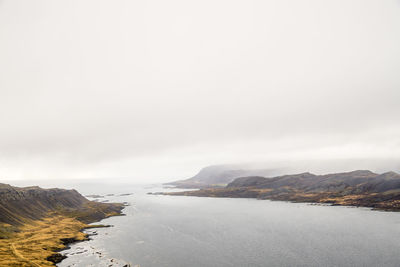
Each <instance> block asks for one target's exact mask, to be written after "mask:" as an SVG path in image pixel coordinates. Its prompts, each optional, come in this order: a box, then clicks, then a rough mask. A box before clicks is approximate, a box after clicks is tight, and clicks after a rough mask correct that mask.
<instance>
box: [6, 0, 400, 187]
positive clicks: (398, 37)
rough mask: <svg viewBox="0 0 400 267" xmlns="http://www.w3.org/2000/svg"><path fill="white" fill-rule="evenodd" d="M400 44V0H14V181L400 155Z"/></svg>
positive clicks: (9, 147)
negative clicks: (253, 163) (229, 164)
mask: <svg viewBox="0 0 400 267" xmlns="http://www.w3.org/2000/svg"><path fill="white" fill-rule="evenodd" d="M399 47H400V2H399V1H389V0H384V1H376V0H373V1H372V0H332V1H321V0H308V1H304V0H303V1H298V0H272V1H264V0H257V1H250V0H212V1H211V0H205V1H187V0H170V1H162V0H146V1H99V0H96V1H94V0H93V1H82V0H77V1H52V0H48V1H28V0H27V1H18V0H9V1H4V0H3V1H0V73H1V75H0V177H7V178H11V179H13V178H85V177H114V176H117V177H130V178H131V179H132V180H133V181H140V182H142V181H162V180H168V179H172V178H181V177H185V176H190V175H191V174H193V173H194V172H195V171H197V169H199V168H201V167H203V166H204V165H209V164H219V163H239V162H269V163H270V164H272V162H285V161H291V162H296V161H297V160H311V161H316V162H317V161H318V160H336V159H341V160H343V159H368V162H369V163H371V168H375V167H376V166H373V165H374V164H373V163H374V162H385V161H387V162H396V160H398V159H400V123H399V122H400V120H399V117H400V105H399V100H400V75H399V73H400V52H399ZM375 159H377V161H374V160H375ZM293 164H295V163H293ZM379 164H381V163H379ZM357 167H363V166H356V165H355V166H354V168H357Z"/></svg>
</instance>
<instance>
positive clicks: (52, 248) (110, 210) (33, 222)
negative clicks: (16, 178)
mask: <svg viewBox="0 0 400 267" xmlns="http://www.w3.org/2000/svg"><path fill="white" fill-rule="evenodd" d="M123 208H124V205H123V204H120V203H99V202H94V201H89V200H88V199H86V198H85V197H83V196H82V195H81V194H80V193H78V192H77V191H76V190H65V189H58V188H53V189H43V188H40V187H36V186H34V187H23V188H20V187H13V186H10V185H7V184H0V266H54V265H55V263H57V262H59V261H61V260H62V259H63V258H64V257H63V256H62V255H61V254H59V253H58V252H57V251H60V250H62V249H63V248H65V247H66V246H67V245H68V244H69V243H71V242H76V241H83V240H87V238H88V237H87V235H86V234H84V233H83V232H82V230H83V229H85V228H90V227H98V226H92V225H88V223H92V222H96V221H99V220H101V219H104V218H107V217H110V216H115V215H120V214H121V210H122V209H123ZM99 226H100V227H101V225H99Z"/></svg>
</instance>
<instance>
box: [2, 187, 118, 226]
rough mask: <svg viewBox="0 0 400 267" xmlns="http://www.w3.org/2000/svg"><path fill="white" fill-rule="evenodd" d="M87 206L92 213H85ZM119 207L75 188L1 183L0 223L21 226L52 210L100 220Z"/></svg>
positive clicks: (87, 209)
mask: <svg viewBox="0 0 400 267" xmlns="http://www.w3.org/2000/svg"><path fill="white" fill-rule="evenodd" d="M89 209H90V211H91V212H85V211H89ZM121 209H122V207H120V206H118V205H115V204H106V203H95V202H91V201H89V200H87V199H86V198H85V197H83V196H82V195H81V194H79V193H78V192H77V191H76V190H65V189H58V188H53V189H43V188H40V187H36V186H35V187H24V188H20V187H13V186H10V185H7V184H0V223H7V224H11V225H20V224H23V223H24V222H26V221H27V220H36V219H40V218H42V217H44V216H46V215H48V214H49V213H51V212H63V213H64V214H75V215H77V216H76V217H77V218H78V219H79V218H81V220H82V221H90V218H89V217H90V216H94V217H95V218H93V220H95V219H102V218H101V217H102V214H105V213H109V212H119V211H120V210H121ZM79 216H80V217H79ZM103 217H104V216H103ZM85 218H86V219H85Z"/></svg>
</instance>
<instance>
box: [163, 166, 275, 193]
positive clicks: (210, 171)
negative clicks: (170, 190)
mask: <svg viewBox="0 0 400 267" xmlns="http://www.w3.org/2000/svg"><path fill="white" fill-rule="evenodd" d="M279 173H282V170H279V169H246V168H245V167H244V166H240V165H213V166H207V167H205V168H203V169H201V170H200V171H199V173H197V174H196V175H195V176H193V177H191V178H189V179H186V180H179V181H175V182H170V183H167V185H174V186H176V187H179V188H207V187H217V186H225V185H227V184H228V183H230V182H232V181H233V180H234V179H236V178H238V177H244V176H264V177H269V176H273V175H278V174H279Z"/></svg>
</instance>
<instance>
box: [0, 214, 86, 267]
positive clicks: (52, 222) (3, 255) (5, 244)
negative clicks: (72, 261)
mask: <svg viewBox="0 0 400 267" xmlns="http://www.w3.org/2000/svg"><path fill="white" fill-rule="evenodd" d="M87 226H88V225H87V224H84V223H82V222H80V221H78V220H76V219H74V218H70V217H66V216H62V215H56V216H53V217H49V218H45V219H43V220H40V221H33V222H31V223H27V224H25V225H23V226H22V227H19V230H20V231H19V232H17V233H14V234H12V235H11V236H10V237H9V238H7V239H0V266H33V267H38V266H43V267H47V266H54V264H53V263H51V262H49V261H46V258H47V257H48V256H50V255H52V254H54V251H55V250H59V249H62V248H64V247H65V246H64V245H63V244H62V242H61V241H60V239H61V238H75V239H76V240H85V239H86V235H85V234H84V233H82V232H81V231H80V230H81V229H83V228H85V227H87Z"/></svg>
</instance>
